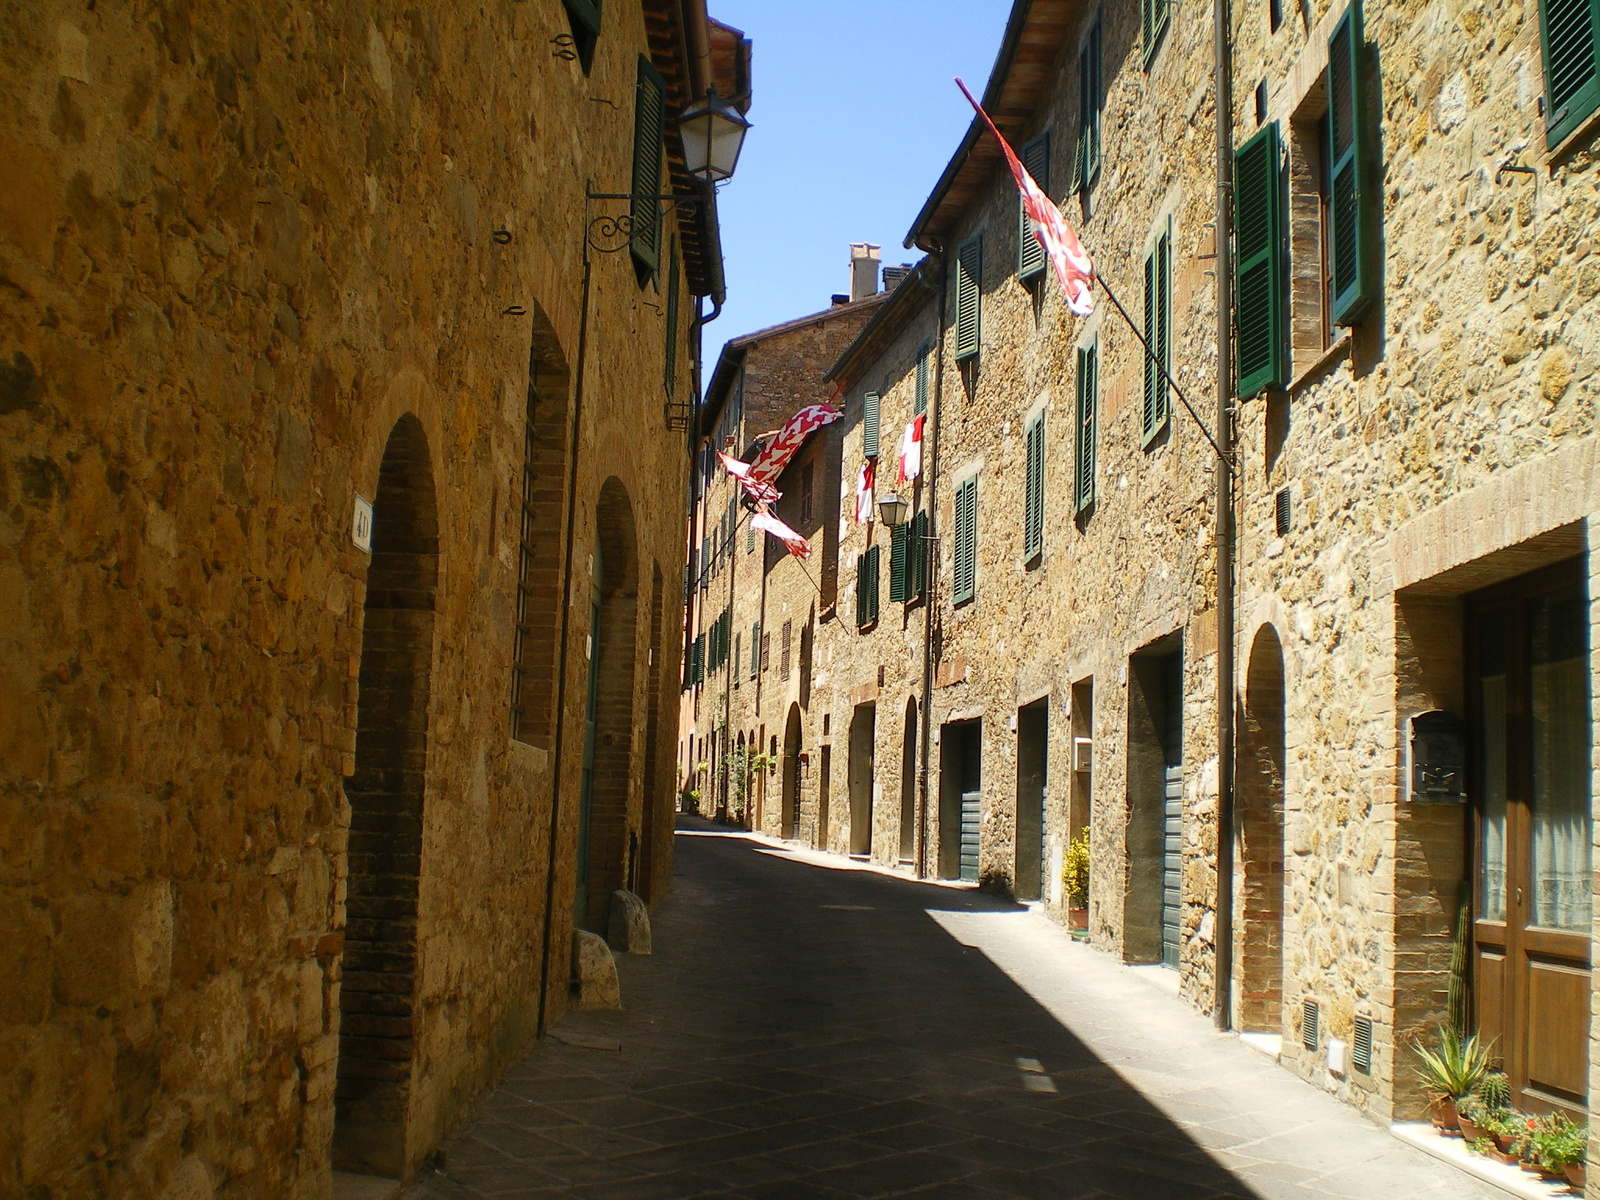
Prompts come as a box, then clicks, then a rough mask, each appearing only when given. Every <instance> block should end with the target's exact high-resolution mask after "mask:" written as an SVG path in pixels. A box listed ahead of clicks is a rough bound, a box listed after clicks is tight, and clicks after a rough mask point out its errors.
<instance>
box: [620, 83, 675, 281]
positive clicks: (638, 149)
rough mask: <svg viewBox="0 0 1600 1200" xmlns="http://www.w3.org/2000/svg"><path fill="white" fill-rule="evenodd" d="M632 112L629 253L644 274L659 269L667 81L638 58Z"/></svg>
mask: <svg viewBox="0 0 1600 1200" xmlns="http://www.w3.org/2000/svg"><path fill="white" fill-rule="evenodd" d="M635 91H636V94H635V100H634V111H633V187H632V189H631V190H632V195H633V199H632V201H630V203H629V213H628V215H629V220H630V224H629V231H630V235H629V249H630V250H631V252H632V254H633V257H634V259H635V260H636V261H637V262H638V263H639V265H640V266H642V267H644V268H645V269H646V270H649V271H652V272H653V271H655V270H656V268H657V267H659V266H660V265H661V206H660V204H659V203H658V202H657V200H656V198H655V197H656V195H657V194H658V193H659V192H660V191H661V149H662V135H663V132H664V122H665V119H666V93H667V85H666V81H665V80H663V79H662V78H661V73H660V72H659V71H657V70H656V69H655V67H654V66H652V65H651V63H650V60H649V59H647V58H645V57H644V56H643V55H640V56H639V80H638V86H637V88H636V90H635Z"/></svg>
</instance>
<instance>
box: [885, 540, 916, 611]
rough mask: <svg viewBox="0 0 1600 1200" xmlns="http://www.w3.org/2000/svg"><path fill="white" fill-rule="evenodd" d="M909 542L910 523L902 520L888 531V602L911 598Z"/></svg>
mask: <svg viewBox="0 0 1600 1200" xmlns="http://www.w3.org/2000/svg"><path fill="white" fill-rule="evenodd" d="M910 544H911V525H910V523H909V522H902V523H901V524H899V525H896V526H895V527H894V528H893V529H891V530H890V531H889V603H890V604H903V603H905V601H907V600H909V599H911V593H910V589H909V588H908V587H907V584H908V583H909V581H910V580H909V575H908V570H907V569H908V568H909V566H910V560H909V557H908V554H907V548H908V547H909V546H910Z"/></svg>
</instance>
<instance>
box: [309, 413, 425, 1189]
mask: <svg viewBox="0 0 1600 1200" xmlns="http://www.w3.org/2000/svg"><path fill="white" fill-rule="evenodd" d="M438 582H439V525H438V513H437V508H436V505H435V498H434V483H433V470H432V465H431V463H430V461H429V455H428V439H427V435H426V433H424V432H423V428H422V425H421V423H420V422H419V421H418V420H417V418H416V417H415V416H413V415H411V414H409V413H407V414H406V415H404V416H402V417H401V418H400V419H399V420H398V421H397V422H396V423H395V426H394V429H393V430H392V431H391V432H390V434H389V439H388V442H387V444H386V446H385V448H384V452H383V462H382V465H381V466H380V467H379V469H378V487H377V493H376V499H375V501H374V502H373V518H372V559H371V562H370V564H369V565H368V567H367V592H366V600H365V603H364V605H363V613H362V627H361V667H360V675H359V688H360V690H359V693H358V696H357V704H356V752H355V773H354V774H353V775H351V776H350V778H349V780H348V781H347V782H346V784H345V795H346V796H347V798H348V799H349V801H350V834H349V844H348V850H347V855H348V858H347V881H346V897H345V943H344V957H343V961H342V963H341V978H342V982H341V984H340V988H339V1014H340V1026H339V1065H338V1071H337V1080H338V1082H337V1089H336V1092H335V1108H334V1133H333V1157H334V1163H335V1165H336V1166H337V1167H339V1168H341V1169H345V1170H351V1171H356V1172H360V1173H363V1174H369V1175H384V1176H389V1177H394V1178H398V1177H400V1176H401V1175H403V1174H404V1172H405V1166H406V1162H405V1129H406V1111H407V1106H408V1103H409V1100H410V1090H411V1075H412V1066H413V1062H414V1058H415V1049H416V1044H415V1030H414V1027H413V1021H414V1019H415V1008H416V966H417V962H416V947H417V942H418V931H417V895H418V884H419V881H420V877H421V873H422V827H423V800H424V793H425V790H426V778H427V759H428V699H429V687H430V677H431V674H432V666H433V632H434V629H433V627H434V607H435V594H436V591H437V588H438Z"/></svg>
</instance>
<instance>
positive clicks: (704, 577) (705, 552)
mask: <svg viewBox="0 0 1600 1200" xmlns="http://www.w3.org/2000/svg"><path fill="white" fill-rule="evenodd" d="M697 582H698V583H699V585H700V590H701V591H705V590H706V588H708V587H710V586H711V539H710V538H709V537H703V538H701V539H700V574H699V577H698V580H697Z"/></svg>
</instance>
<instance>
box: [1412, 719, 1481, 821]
mask: <svg viewBox="0 0 1600 1200" xmlns="http://www.w3.org/2000/svg"><path fill="white" fill-rule="evenodd" d="M1408 749H1409V754H1410V759H1411V770H1410V778H1411V796H1410V798H1411V801H1412V802H1413V803H1438V804H1461V803H1464V802H1465V801H1466V798H1467V731H1466V726H1465V725H1464V724H1463V722H1462V720H1461V718H1460V717H1458V716H1456V715H1455V714H1454V713H1447V712H1441V711H1439V710H1438V709H1434V710H1432V711H1430V712H1423V713H1417V714H1416V716H1414V717H1412V718H1411V737H1410V740H1409V742H1408Z"/></svg>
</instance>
